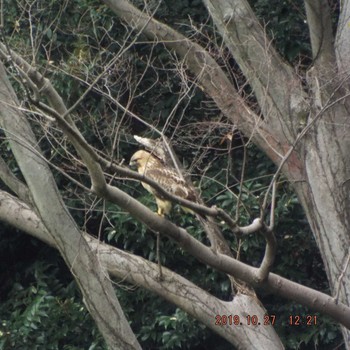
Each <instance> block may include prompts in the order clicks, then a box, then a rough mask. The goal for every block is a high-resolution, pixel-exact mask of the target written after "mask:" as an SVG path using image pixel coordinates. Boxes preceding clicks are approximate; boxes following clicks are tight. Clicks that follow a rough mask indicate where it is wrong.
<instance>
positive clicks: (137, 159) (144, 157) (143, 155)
mask: <svg viewBox="0 0 350 350" xmlns="http://www.w3.org/2000/svg"><path fill="white" fill-rule="evenodd" d="M153 159H154V157H153V156H152V155H151V153H148V152H146V151H143V150H140V151H137V152H135V153H134V154H133V156H132V157H131V159H130V162H129V165H130V167H132V168H137V169H140V168H144V167H145V166H146V165H147V163H149V162H152V161H153Z"/></svg>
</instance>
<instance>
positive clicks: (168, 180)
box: [130, 150, 196, 216]
mask: <svg viewBox="0 0 350 350" xmlns="http://www.w3.org/2000/svg"><path fill="white" fill-rule="evenodd" d="M130 166H136V167H137V171H138V172H139V173H140V174H143V175H145V176H147V177H149V178H150V179H152V180H154V181H156V182H157V183H158V184H159V186H161V187H162V188H164V189H165V190H166V191H167V192H169V193H171V194H174V195H176V196H178V197H181V198H184V199H188V200H190V201H196V194H195V193H194V191H193V190H192V189H191V188H190V187H189V186H188V185H187V184H186V182H185V181H184V180H183V179H182V178H181V177H180V176H179V175H178V174H177V172H176V170H175V169H172V168H170V167H167V166H165V165H164V164H163V163H162V162H161V161H160V160H159V159H158V158H156V157H154V156H153V155H152V154H151V153H149V152H146V151H143V150H140V151H137V152H136V153H134V154H133V156H132V157H131V159H130ZM141 184H142V186H143V187H144V188H145V189H146V190H147V191H148V192H150V193H152V194H153V195H154V197H155V199H156V203H157V206H158V214H159V215H160V216H164V215H168V214H169V213H170V211H171V208H172V203H171V202H170V201H168V200H166V199H164V198H163V197H162V195H160V194H159V193H158V192H157V191H156V190H155V189H154V188H153V187H151V186H150V185H148V184H146V183H144V182H141ZM182 208H183V209H184V211H186V212H191V213H193V212H192V210H191V209H188V208H184V207H182Z"/></svg>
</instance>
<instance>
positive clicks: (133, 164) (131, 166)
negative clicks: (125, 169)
mask: <svg viewBox="0 0 350 350" xmlns="http://www.w3.org/2000/svg"><path fill="white" fill-rule="evenodd" d="M129 166H130V168H136V161H135V160H133V159H131V160H130V162H129Z"/></svg>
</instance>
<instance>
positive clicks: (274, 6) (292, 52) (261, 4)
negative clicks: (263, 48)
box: [250, 0, 311, 62]
mask: <svg viewBox="0 0 350 350" xmlns="http://www.w3.org/2000/svg"><path fill="white" fill-rule="evenodd" d="M250 3H251V4H252V6H253V8H254V10H255V13H256V15H257V16H258V17H259V18H260V19H261V20H262V21H263V23H264V24H265V25H266V28H267V31H268V33H269V34H270V37H271V38H272V39H273V41H274V43H275V44H276V47H277V49H278V50H279V51H280V52H281V53H282V55H283V56H284V57H285V58H286V59H287V60H288V61H290V62H293V61H295V60H300V61H305V58H307V57H311V48H310V41H309V29H308V27H307V23H306V15H305V8H304V2H303V1H302V0H296V1H290V0H284V1H279V0H272V1H271V0H251V1H250Z"/></svg>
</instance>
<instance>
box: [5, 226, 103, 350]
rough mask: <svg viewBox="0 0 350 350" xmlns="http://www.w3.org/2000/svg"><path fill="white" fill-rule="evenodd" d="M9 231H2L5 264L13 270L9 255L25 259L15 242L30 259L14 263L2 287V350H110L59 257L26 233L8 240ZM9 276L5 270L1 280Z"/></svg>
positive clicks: (13, 234) (14, 235)
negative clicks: (36, 253) (40, 254)
mask: <svg viewBox="0 0 350 350" xmlns="http://www.w3.org/2000/svg"><path fill="white" fill-rule="evenodd" d="M8 233H10V232H8ZM8 233H7V234H5V233H1V238H2V242H3V243H2V244H1V245H0V255H1V256H3V257H4V259H6V261H2V266H6V267H7V268H9V267H10V266H8V265H6V264H5V262H7V263H8V262H9V260H10V259H9V258H10V256H11V257H12V256H13V257H15V258H16V259H18V258H19V257H20V255H19V253H20V252H21V250H22V247H21V244H20V246H19V247H16V246H15V244H16V241H18V242H20V243H21V241H23V242H24V243H25V244H26V254H27V257H26V260H25V261H23V262H21V260H18V261H15V264H14V266H13V267H11V270H12V271H11V274H8V276H7V279H6V283H5V284H4V283H3V284H2V287H0V296H1V299H2V302H1V304H0V349H1V350H10V349H16V350H17V349H21V350H33V349H36V350H44V349H45V350H56V349H57V350H58V349H59V350H61V349H64V350H83V349H84V350H85V349H91V350H93V349H96V350H97V349H99V350H103V349H106V347H105V345H104V341H103V338H102V337H101V335H100V334H99V332H98V331H97V330H96V328H95V325H94V323H93V321H92V319H91V317H90V315H89V314H88V312H87V310H86V308H85V306H84V305H83V304H82V301H81V297H80V294H79V292H78V290H77V287H76V285H75V283H74V282H73V281H72V279H71V276H69V275H70V274H69V271H67V270H66V268H65V267H64V264H63V263H62V262H61V261H60V258H59V256H58V254H57V253H56V252H54V251H52V249H48V248H46V247H43V246H42V245H41V244H39V243H37V242H36V241H35V240H32V239H30V238H29V237H23V235H22V234H16V233H13V232H12V233H10V235H12V236H13V238H15V239H11V240H9V236H10V235H9V234H8ZM4 239H5V243H4ZM6 240H7V241H6ZM9 241H11V244H10V245H9V244H8V243H9ZM9 248H10V249H9ZM35 248H36V249H38V248H39V250H35ZM5 249H6V253H7V254H6V255H5ZM35 251H37V252H38V251H40V252H41V253H42V256H44V259H43V258H42V257H41V258H39V257H38V256H36V255H35ZM10 252H11V254H9V253H10ZM28 254H31V256H28ZM51 261H52V262H55V263H54V264H52V263H51ZM5 275H6V272H5V270H3V272H2V273H1V274H0V280H4V278H5Z"/></svg>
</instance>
